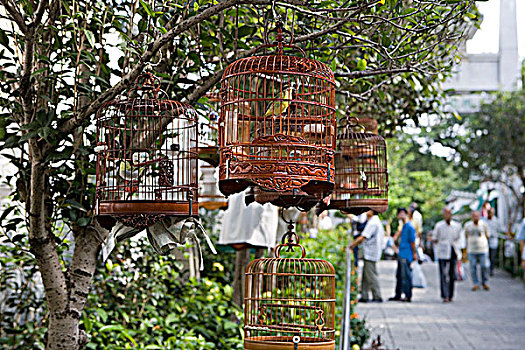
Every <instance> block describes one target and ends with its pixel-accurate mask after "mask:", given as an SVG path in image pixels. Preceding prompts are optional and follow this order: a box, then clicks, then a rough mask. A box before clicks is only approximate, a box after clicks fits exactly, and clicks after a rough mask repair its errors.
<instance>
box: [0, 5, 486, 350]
mask: <svg viewBox="0 0 525 350" xmlns="http://www.w3.org/2000/svg"><path fill="white" fill-rule="evenodd" d="M0 4H1V5H2V6H1V7H0V21H1V23H2V28H1V29H0V63H1V64H2V67H3V69H2V70H1V71H0V143H1V147H2V155H4V156H5V157H8V158H9V159H10V161H11V163H12V164H13V165H14V166H15V167H16V168H17V170H18V172H17V173H16V175H14V176H12V177H8V178H7V179H6V182H7V183H8V184H10V185H11V186H13V188H14V189H15V190H14V191H13V194H12V199H13V205H12V206H11V207H12V208H14V207H15V206H18V207H17V210H18V211H19V213H18V214H17V215H7V214H6V215H3V216H2V220H5V222H3V223H2V225H3V226H4V227H6V231H7V232H6V234H7V237H8V239H10V240H11V241H13V242H14V243H17V242H19V241H21V242H22V243H24V244H26V243H28V244H29V246H30V247H31V254H32V255H33V256H34V258H35V260H36V262H37V264H38V267H39V271H40V272H41V274H42V279H43V282H44V286H45V290H46V300H47V303H48V310H49V318H48V322H49V327H48V337H47V339H48V348H49V349H59V348H67V349H76V348H80V347H82V345H84V344H85V343H86V341H87V337H86V334H85V332H84V331H82V330H80V329H79V328H78V322H79V319H80V315H81V313H82V310H83V309H84V305H85V302H86V296H87V293H88V291H89V287H90V285H91V281H92V278H93V276H94V275H95V274H96V273H97V272H96V270H95V267H96V261H97V253H98V250H99V247H100V244H101V241H103V240H104V239H105V238H106V236H107V234H108V232H107V231H105V230H103V229H102V228H101V227H100V226H99V225H98V224H97V222H96V220H94V211H93V203H94V186H93V181H92V177H91V176H92V175H94V173H95V170H94V167H93V160H94V156H93V154H94V152H93V144H94V136H93V126H92V124H93V123H92V121H93V115H94V113H95V112H96V110H97V109H98V108H99V107H100V106H101V105H102V104H103V103H104V102H106V101H108V100H109V99H112V98H114V97H115V96H117V95H118V94H120V93H123V92H124V90H125V89H126V88H127V87H129V86H130V84H131V83H132V82H133V81H134V79H135V78H136V77H137V76H138V75H139V74H140V73H141V72H142V71H143V70H144V69H146V68H147V66H148V65H149V64H152V65H154V70H155V72H156V73H157V75H158V76H159V77H161V78H162V87H163V89H164V90H166V91H167V93H168V94H169V95H170V96H171V97H172V98H175V99H178V100H184V101H186V102H189V103H191V104H196V105H197V107H198V108H199V106H202V105H201V104H205V103H206V101H207V100H206V99H205V98H203V96H204V94H205V93H206V92H207V91H209V90H213V89H216V88H217V84H218V82H219V80H220V77H221V75H222V71H223V70H224V69H225V67H226V66H227V64H228V63H230V62H232V61H233V60H235V59H237V58H240V57H245V56H249V55H251V54H253V53H254V51H255V48H256V47H257V46H258V45H260V44H262V43H264V38H265V37H266V34H267V33H268V32H269V29H271V28H272V26H273V25H274V21H275V20H276V19H277V17H281V18H282V19H283V21H284V22H285V27H286V28H288V29H289V30H290V32H291V33H290V37H291V36H292V34H293V38H294V43H295V44H296V45H300V46H302V47H303V48H304V49H305V50H306V51H307V53H308V55H309V57H313V58H316V59H319V60H321V61H323V62H326V63H328V64H329V65H330V66H331V67H332V68H333V69H334V70H335V71H336V75H337V76H338V79H339V80H338V88H339V90H340V92H341V93H343V94H345V95H347V96H348V99H347V100H346V102H345V103H346V105H349V106H350V107H351V108H354V107H355V108H361V109H365V107H367V106H374V110H373V112H374V113H375V115H376V116H378V118H379V119H380V121H381V123H382V125H383V127H384V129H385V130H393V129H394V128H395V126H396V125H401V124H403V122H404V120H406V119H408V118H416V117H417V115H418V114H419V113H421V112H425V111H428V109H429V108H431V107H432V106H434V102H433V101H434V100H435V97H436V96H437V95H438V94H439V92H438V90H436V89H435V88H433V84H434V83H436V82H438V81H439V80H440V79H442V77H443V76H444V74H446V73H447V72H448V71H449V70H450V67H451V65H452V64H453V63H454V59H455V50H456V47H457V43H458V42H459V41H460V40H462V38H463V37H462V35H463V33H464V32H465V30H466V29H467V28H468V27H469V26H470V25H472V24H476V23H477V21H478V20H479V19H478V18H477V16H476V10H475V7H474V5H473V4H474V1H473V0H465V1H452V0H433V1H420V0H414V1H410V2H399V1H396V0H367V1H361V0H354V1H345V2H342V3H341V2H340V1H331V0H329V1H322V2H310V1H302V0H282V1H279V2H276V1H270V0H255V1H247V0H224V1H212V2H208V1H191V2H189V1H153V0H151V1H142V0H140V1H130V0H129V1H127V0H124V1H121V0H119V1H116V0H109V1H82V0H80V1H47V0H41V1H33V0H21V1H12V0H0ZM372 96H373V97H374V98H373V99H372V98H371V97H372ZM10 213H11V214H14V213H15V209H13V211H11V212H10ZM20 234H23V235H22V236H20ZM69 234H71V237H70V241H71V242H73V243H74V251H73V255H72V257H71V258H70V259H64V257H63V256H62V252H63V251H65V250H67V248H68V243H67V242H68V241H67V239H66V236H67V235H69ZM15 238H16V239H15Z"/></svg>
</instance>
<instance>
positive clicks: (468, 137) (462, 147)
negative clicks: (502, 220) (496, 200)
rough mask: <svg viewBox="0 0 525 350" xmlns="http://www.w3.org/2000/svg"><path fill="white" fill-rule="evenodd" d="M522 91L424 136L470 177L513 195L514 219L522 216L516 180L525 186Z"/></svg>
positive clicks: (506, 94)
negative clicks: (445, 150) (448, 153)
mask: <svg viewBox="0 0 525 350" xmlns="http://www.w3.org/2000/svg"><path fill="white" fill-rule="evenodd" d="M524 135H525V91H523V90H521V91H513V92H501V93H497V94H494V95H493V96H491V97H490V98H489V100H488V101H486V102H485V103H484V104H482V105H481V107H480V110H479V112H477V113H473V114H466V115H463V116H462V118H461V119H460V120H458V119H457V118H454V117H452V116H449V117H448V118H447V117H446V116H445V118H444V119H442V120H441V123H439V124H438V125H436V127H435V128H433V130H432V131H431V132H430V133H428V134H427V136H426V138H427V140H428V142H429V143H440V144H442V145H444V146H446V147H449V149H450V150H451V151H452V152H453V154H454V157H455V160H456V162H457V163H458V165H459V166H460V167H462V168H463V169H464V170H465V171H466V172H467V173H468V174H469V175H470V176H472V177H478V178H480V179H482V180H489V181H494V182H499V183H501V184H502V185H503V186H505V187H506V188H507V190H508V191H509V192H510V193H512V197H513V198H514V199H515V201H516V204H517V205H516V207H517V208H516V210H514V211H513V213H512V217H511V219H510V220H509V221H510V222H509V225H512V223H513V222H514V220H515V218H516V215H517V214H518V213H519V212H520V211H521V212H522V215H523V214H525V206H524V204H525V193H522V192H520V190H519V188H518V187H517V186H516V181H515V179H516V178H517V179H519V181H521V183H522V184H524V183H525V157H523V154H525V136H524Z"/></svg>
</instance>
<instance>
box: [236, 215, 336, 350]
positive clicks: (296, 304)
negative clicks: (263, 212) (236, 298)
mask: <svg viewBox="0 0 525 350" xmlns="http://www.w3.org/2000/svg"><path fill="white" fill-rule="evenodd" d="M294 247H299V248H300V249H301V253H302V256H301V257H300V258H281V256H280V254H281V250H282V249H283V248H288V249H287V251H293V248H294ZM305 254H306V253H305V250H304V247H303V246H302V245H300V244H299V237H298V236H297V234H295V233H294V232H293V224H291V223H289V225H288V232H286V233H285V235H284V236H283V238H282V244H280V245H278V246H277V247H276V248H275V256H276V258H263V259H256V260H254V261H252V262H251V263H250V264H249V265H248V267H247V268H246V282H245V283H246V285H245V287H246V288H245V299H244V349H251V350H255V349H267V350H271V349H276V350H277V349H279V350H285V349H290V350H293V349H296V350H297V349H299V350H300V349H309V350H313V349H322V350H329V349H330V350H331V349H335V271H334V267H333V266H332V264H330V263H329V262H328V261H325V260H317V259H306V258H305Z"/></svg>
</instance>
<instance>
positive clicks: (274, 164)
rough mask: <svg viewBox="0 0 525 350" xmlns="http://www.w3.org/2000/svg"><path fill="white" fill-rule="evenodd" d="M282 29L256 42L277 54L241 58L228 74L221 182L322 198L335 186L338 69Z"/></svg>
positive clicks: (225, 186)
mask: <svg viewBox="0 0 525 350" xmlns="http://www.w3.org/2000/svg"><path fill="white" fill-rule="evenodd" d="M282 34H283V29H282V24H280V23H278V25H277V41H276V43H274V44H268V39H267V44H265V45H262V46H260V47H258V48H257V49H256V51H259V50H262V49H265V50H266V49H268V48H276V52H275V53H274V54H265V55H261V56H251V57H247V58H242V59H239V60H237V61H235V62H234V63H232V64H231V65H229V66H228V67H227V68H226V70H225V72H224V75H223V77H222V80H221V110H220V119H219V151H220V165H219V188H220V190H221V192H222V193H224V194H225V195H230V194H233V193H236V192H240V191H242V190H244V189H245V188H247V187H249V186H254V187H260V188H261V190H263V191H273V192H275V193H276V194H278V195H280V194H283V193H284V192H288V193H289V194H291V195H292V197H293V196H295V198H296V199H297V200H299V199H300V197H301V196H302V195H303V193H304V194H306V195H309V196H314V197H316V198H317V199H320V198H323V197H324V196H326V195H327V194H329V193H330V192H331V190H332V189H333V186H334V176H335V169H334V150H335V138H336V120H335V79H334V74H333V72H332V71H331V70H330V68H329V67H328V66H327V65H325V64H323V63H321V62H318V61H316V60H312V59H308V58H305V57H304V56H305V53H304V51H303V50H302V49H300V48H298V47H296V46H293V45H291V41H292V40H293V39H291V41H290V43H289V44H285V43H283V35H282ZM285 49H286V50H296V51H298V52H299V53H301V54H302V56H303V57H299V56H292V55H288V51H286V53H287V54H285V53H284V50H285ZM292 197H290V198H292ZM290 198H289V199H290ZM286 202H287V203H288V205H289V206H292V205H294V203H295V200H291V201H286Z"/></svg>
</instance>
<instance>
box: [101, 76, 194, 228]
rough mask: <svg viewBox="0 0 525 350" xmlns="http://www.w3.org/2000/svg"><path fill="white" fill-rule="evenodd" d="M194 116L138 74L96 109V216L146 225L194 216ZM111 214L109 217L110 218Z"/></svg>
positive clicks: (152, 80)
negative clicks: (124, 90) (121, 92)
mask: <svg viewBox="0 0 525 350" xmlns="http://www.w3.org/2000/svg"><path fill="white" fill-rule="evenodd" d="M196 150H197V116H196V113H195V111H194V110H193V108H192V107H191V106H189V105H187V104H183V103H180V102H177V101H172V100H169V99H168V98H167V95H166V93H165V92H163V91H162V90H161V89H160V81H159V80H158V79H157V78H156V77H155V76H154V75H153V74H151V73H148V72H147V73H143V74H142V75H140V76H139V77H138V78H137V80H136V81H135V83H134V85H133V86H132V87H131V88H130V89H129V90H128V92H127V95H124V96H121V97H120V98H117V99H115V100H112V101H109V102H107V103H106V104H104V105H103V106H102V107H101V108H100V109H99V111H98V113H97V145H96V147H95V151H96V152H97V185H96V186H97V205H96V209H97V215H99V216H100V219H99V221H101V222H102V223H103V224H104V223H108V224H110V223H111V222H112V221H113V219H116V220H118V221H121V222H122V223H124V224H125V225H127V226H133V227H136V228H145V227H147V226H150V225H152V224H154V223H155V222H157V221H158V220H159V219H160V218H162V217H164V216H167V215H170V216H195V215H198V204H197V190H198V180H197V152H196ZM112 218H113V219H112Z"/></svg>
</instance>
